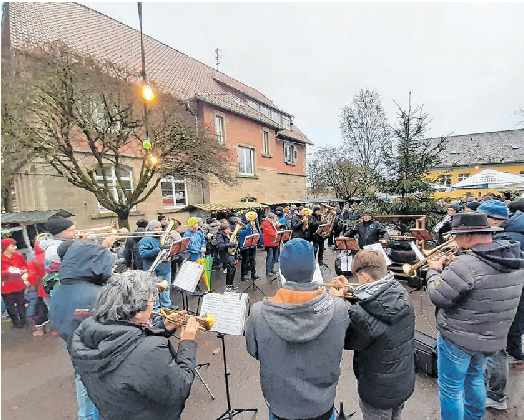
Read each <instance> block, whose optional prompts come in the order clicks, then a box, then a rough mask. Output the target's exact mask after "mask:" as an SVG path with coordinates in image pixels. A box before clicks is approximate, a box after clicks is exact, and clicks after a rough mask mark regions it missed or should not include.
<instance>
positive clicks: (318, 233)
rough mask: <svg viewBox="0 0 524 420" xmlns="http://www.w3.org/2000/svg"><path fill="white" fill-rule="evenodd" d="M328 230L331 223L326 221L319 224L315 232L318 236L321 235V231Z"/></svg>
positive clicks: (325, 231) (326, 231)
mask: <svg viewBox="0 0 524 420" xmlns="http://www.w3.org/2000/svg"><path fill="white" fill-rule="evenodd" d="M330 230H331V225H330V224H328V223H326V224H324V225H320V226H319V227H318V230H317V232H316V234H317V235H318V236H322V235H321V233H329V231H330Z"/></svg>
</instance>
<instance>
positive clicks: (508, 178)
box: [451, 169, 524, 189]
mask: <svg viewBox="0 0 524 420" xmlns="http://www.w3.org/2000/svg"><path fill="white" fill-rule="evenodd" d="M507 185H524V178H523V177H521V176H520V175H515V174H510V173H508V172H500V171H496V170H494V169H484V170H483V171H480V172H479V173H477V174H475V175H473V176H470V177H469V178H466V179H464V180H462V181H460V182H457V183H456V184H454V185H452V186H451V188H456V189H468V188H498V187H505V186H507Z"/></svg>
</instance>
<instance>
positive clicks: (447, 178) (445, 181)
mask: <svg viewBox="0 0 524 420" xmlns="http://www.w3.org/2000/svg"><path fill="white" fill-rule="evenodd" d="M440 185H442V186H443V187H451V175H443V176H441V177H440Z"/></svg>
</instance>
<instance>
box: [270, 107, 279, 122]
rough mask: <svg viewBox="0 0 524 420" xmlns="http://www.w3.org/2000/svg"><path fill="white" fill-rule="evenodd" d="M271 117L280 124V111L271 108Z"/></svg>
mask: <svg viewBox="0 0 524 420" xmlns="http://www.w3.org/2000/svg"><path fill="white" fill-rule="evenodd" d="M271 119H272V120H273V121H275V122H276V123H277V124H280V113H279V112H277V111H275V110H274V109H272V110H271Z"/></svg>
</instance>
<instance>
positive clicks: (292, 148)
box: [284, 143, 297, 165]
mask: <svg viewBox="0 0 524 420" xmlns="http://www.w3.org/2000/svg"><path fill="white" fill-rule="evenodd" d="M284 162H285V163H287V164H288V165H296V164H297V146H296V145H294V144H293V143H284Z"/></svg>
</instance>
